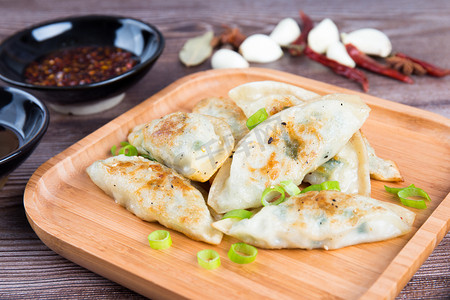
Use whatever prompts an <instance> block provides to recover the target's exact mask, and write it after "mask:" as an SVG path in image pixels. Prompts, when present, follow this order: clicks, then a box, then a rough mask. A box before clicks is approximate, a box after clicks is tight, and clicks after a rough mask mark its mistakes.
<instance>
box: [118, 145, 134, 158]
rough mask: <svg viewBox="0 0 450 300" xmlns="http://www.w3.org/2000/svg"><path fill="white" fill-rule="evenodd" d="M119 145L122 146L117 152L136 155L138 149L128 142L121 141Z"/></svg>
mask: <svg viewBox="0 0 450 300" xmlns="http://www.w3.org/2000/svg"><path fill="white" fill-rule="evenodd" d="M120 145H121V146H122V148H120V149H119V154H124V155H126V156H136V155H138V151H137V149H136V147H134V146H133V145H131V144H130V143H128V142H121V143H120Z"/></svg>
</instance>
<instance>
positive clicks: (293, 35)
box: [270, 18, 301, 46]
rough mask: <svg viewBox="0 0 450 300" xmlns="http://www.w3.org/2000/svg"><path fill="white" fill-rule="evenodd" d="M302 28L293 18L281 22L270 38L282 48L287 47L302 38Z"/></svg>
mask: <svg viewBox="0 0 450 300" xmlns="http://www.w3.org/2000/svg"><path fill="white" fill-rule="evenodd" d="M300 33H301V32H300V27H299V26H298V24H297V22H296V21H295V20H294V19H292V18H285V19H283V20H281V21H280V22H279V23H278V24H277V26H275V28H274V29H273V31H272V33H271V34H270V37H271V38H272V39H273V40H274V41H275V42H277V44H278V45H280V46H287V45H289V44H291V43H292V42H294V41H295V40H296V39H297V38H298V37H299V36H300Z"/></svg>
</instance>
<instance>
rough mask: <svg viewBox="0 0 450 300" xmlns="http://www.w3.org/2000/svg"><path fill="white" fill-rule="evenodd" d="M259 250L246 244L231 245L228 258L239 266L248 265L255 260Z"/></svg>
mask: <svg viewBox="0 0 450 300" xmlns="http://www.w3.org/2000/svg"><path fill="white" fill-rule="evenodd" d="M257 254H258V250H257V249H256V248H255V247H253V246H251V245H247V244H245V243H236V244H233V245H231V247H230V250H229V251H228V258H229V259H230V260H231V261H232V262H235V263H237V264H248V263H251V262H252V261H254V260H255V258H256V255H257Z"/></svg>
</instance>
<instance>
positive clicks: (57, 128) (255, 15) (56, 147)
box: [0, 0, 450, 299]
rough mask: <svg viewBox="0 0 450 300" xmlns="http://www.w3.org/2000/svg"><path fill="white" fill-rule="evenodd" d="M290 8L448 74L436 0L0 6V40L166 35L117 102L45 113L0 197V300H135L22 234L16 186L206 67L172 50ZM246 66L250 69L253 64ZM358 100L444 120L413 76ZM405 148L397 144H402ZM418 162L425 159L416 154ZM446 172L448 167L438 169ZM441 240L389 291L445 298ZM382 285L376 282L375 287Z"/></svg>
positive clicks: (449, 274)
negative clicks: (113, 24) (113, 29)
mask: <svg viewBox="0 0 450 300" xmlns="http://www.w3.org/2000/svg"><path fill="white" fill-rule="evenodd" d="M299 9H302V10H304V11H305V12H306V13H308V14H309V15H310V16H311V17H312V19H313V20H314V21H316V22H318V21H320V20H322V19H323V18H326V17H329V18H331V19H333V20H334V21H335V23H336V24H337V26H338V27H339V29H340V30H341V31H351V30H354V29H358V28H363V27H375V28H378V29H381V30H383V31H384V32H385V33H387V34H388V35H389V37H390V38H391V41H392V42H393V47H394V50H398V51H402V52H406V53H408V54H410V55H412V56H416V57H419V58H422V59H424V60H427V61H430V62H433V63H434V64H436V65H439V66H442V67H446V68H450V64H449V55H448V50H447V49H449V48H450V7H449V5H448V3H447V1H446V0H438V1H356V0H353V1H331V0H330V1H302V2H300V1H298V2H297V3H295V2H294V1H246V2H244V1H221V2H218V1H217V2H216V1H185V2H180V1H171V0H166V1H138V0H132V1H118V0H114V1H101V2H98V1H97V2H91V1H70V2H68V1H56V0H48V1H23V0H17V1H7V2H6V1H2V3H1V4H0V11H1V12H2V18H0V40H3V39H4V38H6V37H7V36H8V35H10V34H12V33H14V32H15V31H18V30H20V29H22V28H24V27H26V26H30V25H32V24H34V23H37V22H41V21H44V20H48V19H52V18H59V17H62V16H68V15H82V14H92V13H102V14H120V15H124V16H129V17H134V18H139V19H142V20H144V21H147V22H150V23H153V24H154V25H156V26H157V27H158V28H159V29H160V30H161V31H162V32H163V34H164V36H165V38H166V42H167V43H166V49H165V50H164V53H163V55H162V56H161V58H160V59H159V61H158V62H157V63H156V65H155V66H154V68H153V69H152V71H151V72H150V73H149V74H148V75H147V76H146V77H145V78H144V79H143V80H142V81H141V82H139V83H138V84H137V85H136V86H135V87H133V88H132V89H130V90H129V91H128V92H127V95H126V98H125V100H124V101H123V102H122V103H121V104H120V105H118V106H117V107H115V108H113V109H111V110H109V111H106V112H104V113H100V114H96V115H90V116H66V115H60V114H57V113H55V112H51V122H50V126H49V129H48V131H47V134H46V135H45V136H44V138H43V140H42V142H41V144H40V145H39V146H38V148H37V149H36V151H35V152H34V153H33V155H32V156H31V157H30V158H29V159H28V160H27V161H26V162H25V163H24V164H23V165H22V166H21V167H20V168H18V169H17V170H16V171H14V172H13V173H12V174H11V176H10V179H9V181H8V182H7V184H6V186H5V187H4V188H3V189H2V190H1V191H0V298H2V299H3V298H7V299H23V298H27V299H31V298H67V299H74V298H78V299H81V298H83V299H86V298H95V299H117V298H127V299H130V298H131V299H140V298H142V297H141V296H140V295H138V294H136V293H134V292H132V291H130V290H128V289H127V288H124V287H122V286H120V285H118V284H116V283H114V282H112V281H109V280H107V279H105V278H103V277H101V276H99V275H97V274H94V273H92V272H90V271H88V270H86V269H84V268H83V267H80V266H78V265H76V264H74V263H72V262H70V261H68V260H66V259H65V258H62V257H61V256H59V255H58V254H56V253H55V252H53V251H52V250H50V249H49V248H48V247H46V246H45V245H44V244H43V243H42V242H41V241H40V240H39V239H38V237H37V236H36V234H35V233H34V231H33V230H32V229H31V227H30V225H29V223H28V221H27V220H26V217H25V212H24V209H23V202H22V198H23V193H24V189H25V185H26V183H27V181H28V180H29V178H30V176H31V175H32V174H33V172H34V171H35V170H36V169H37V168H38V167H39V166H40V165H41V164H43V163H44V162H46V161H47V160H48V159H50V158H51V157H53V156H55V155H56V154H58V153H60V152H61V151H63V150H64V149H66V148H68V147H69V146H71V145H72V144H74V143H75V142H77V141H78V140H80V139H82V138H83V137H85V136H87V135H88V134H90V133H91V132H93V131H94V130H96V129H98V128H99V127H101V126H102V125H104V124H106V123H107V122H109V121H110V120H112V119H114V118H115V117H117V116H119V115H121V114H122V113H124V112H126V111H128V110H129V109H131V108H132V107H134V106H135V105H137V104H138V103H140V102H142V101H143V100H145V99H147V98H148V97H149V96H151V95H153V94H155V93H156V92H158V91H160V90H161V89H163V88H164V87H166V86H167V85H169V84H170V83H172V82H174V81H175V80H177V79H179V78H181V77H183V76H185V75H188V74H192V73H194V72H198V71H201V70H206V69H209V68H210V64H209V62H207V63H205V64H203V65H201V66H198V67H194V68H185V67H184V66H182V65H181V64H180V63H179V62H178V51H179V50H180V49H181V46H182V45H183V43H184V42H185V41H186V39H187V38H189V37H193V36H196V35H198V34H200V33H203V32H205V31H206V30H208V29H214V30H215V31H217V32H220V31H221V25H222V24H227V25H231V26H239V27H240V28H241V30H242V31H243V32H244V33H245V34H247V35H249V34H253V33H269V32H270V31H271V30H272V28H273V27H274V26H275V24H276V23H277V22H278V21H279V20H281V19H282V18H284V17H293V18H297V11H298V10H299ZM253 66H255V65H253ZM257 66H261V67H265V68H272V69H277V70H282V71H286V72H290V73H293V74H298V75H301V76H305V77H309V78H312V79H316V80H320V81H324V82H327V83H331V84H334V85H337V86H340V87H345V88H349V89H352V90H355V91H359V90H360V89H359V86H358V85H357V84H355V83H354V82H351V81H348V80H347V79H345V78H342V77H340V76H337V75H335V74H333V73H332V72H330V71H329V70H328V69H326V68H324V67H323V66H321V65H318V64H316V63H315V62H312V61H309V60H307V59H306V58H304V57H302V58H291V57H289V56H287V55H286V56H284V57H283V58H282V59H281V60H279V61H277V62H274V63H270V64H264V65H257ZM366 74H367V76H368V78H369V81H370V85H371V88H370V91H369V93H368V94H370V95H373V96H377V97H380V98H384V99H388V100H392V101H395V102H399V103H404V104H408V105H411V106H415V107H418V108H422V109H426V110H429V111H432V112H435V113H438V114H441V115H443V116H445V117H447V118H448V117H450V89H449V83H450V79H449V77H447V78H443V79H436V78H432V77H415V78H414V79H415V84H413V85H407V84H402V83H399V82H397V81H395V80H391V79H389V78H384V77H381V76H378V75H375V74H370V73H366ZM405 151H407V145H405ZM424 155H427V154H426V152H425V154H424ZM443 167H444V168H448V167H449V166H448V165H447V166H443ZM449 252H450V236H449V234H447V235H446V237H445V238H444V239H443V241H442V242H441V243H440V244H439V245H438V246H437V248H436V249H435V250H434V251H433V253H432V254H431V256H430V257H429V258H428V260H427V261H426V262H425V263H424V264H423V265H422V267H421V268H420V269H419V270H418V271H417V273H416V274H415V275H414V276H413V277H412V279H411V281H409V282H408V283H407V284H406V286H405V287H404V289H403V290H402V291H401V292H400V293H399V295H398V298H400V299H448V295H449V294H450V288H449V286H450V284H449V281H450V262H449V261H450V260H449V254H448V253H449ZM381 284H382V283H381Z"/></svg>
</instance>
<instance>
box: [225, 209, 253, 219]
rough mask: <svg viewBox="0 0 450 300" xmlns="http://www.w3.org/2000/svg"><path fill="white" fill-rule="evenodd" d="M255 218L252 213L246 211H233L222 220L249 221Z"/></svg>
mask: <svg viewBox="0 0 450 300" xmlns="http://www.w3.org/2000/svg"><path fill="white" fill-rule="evenodd" d="M251 216H253V213H252V212H251V211H248V210H245V209H233V210H230V211H229V212H227V213H226V214H224V215H223V217H222V219H228V218H237V219H241V220H242V219H248V218H250V217H251Z"/></svg>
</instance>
